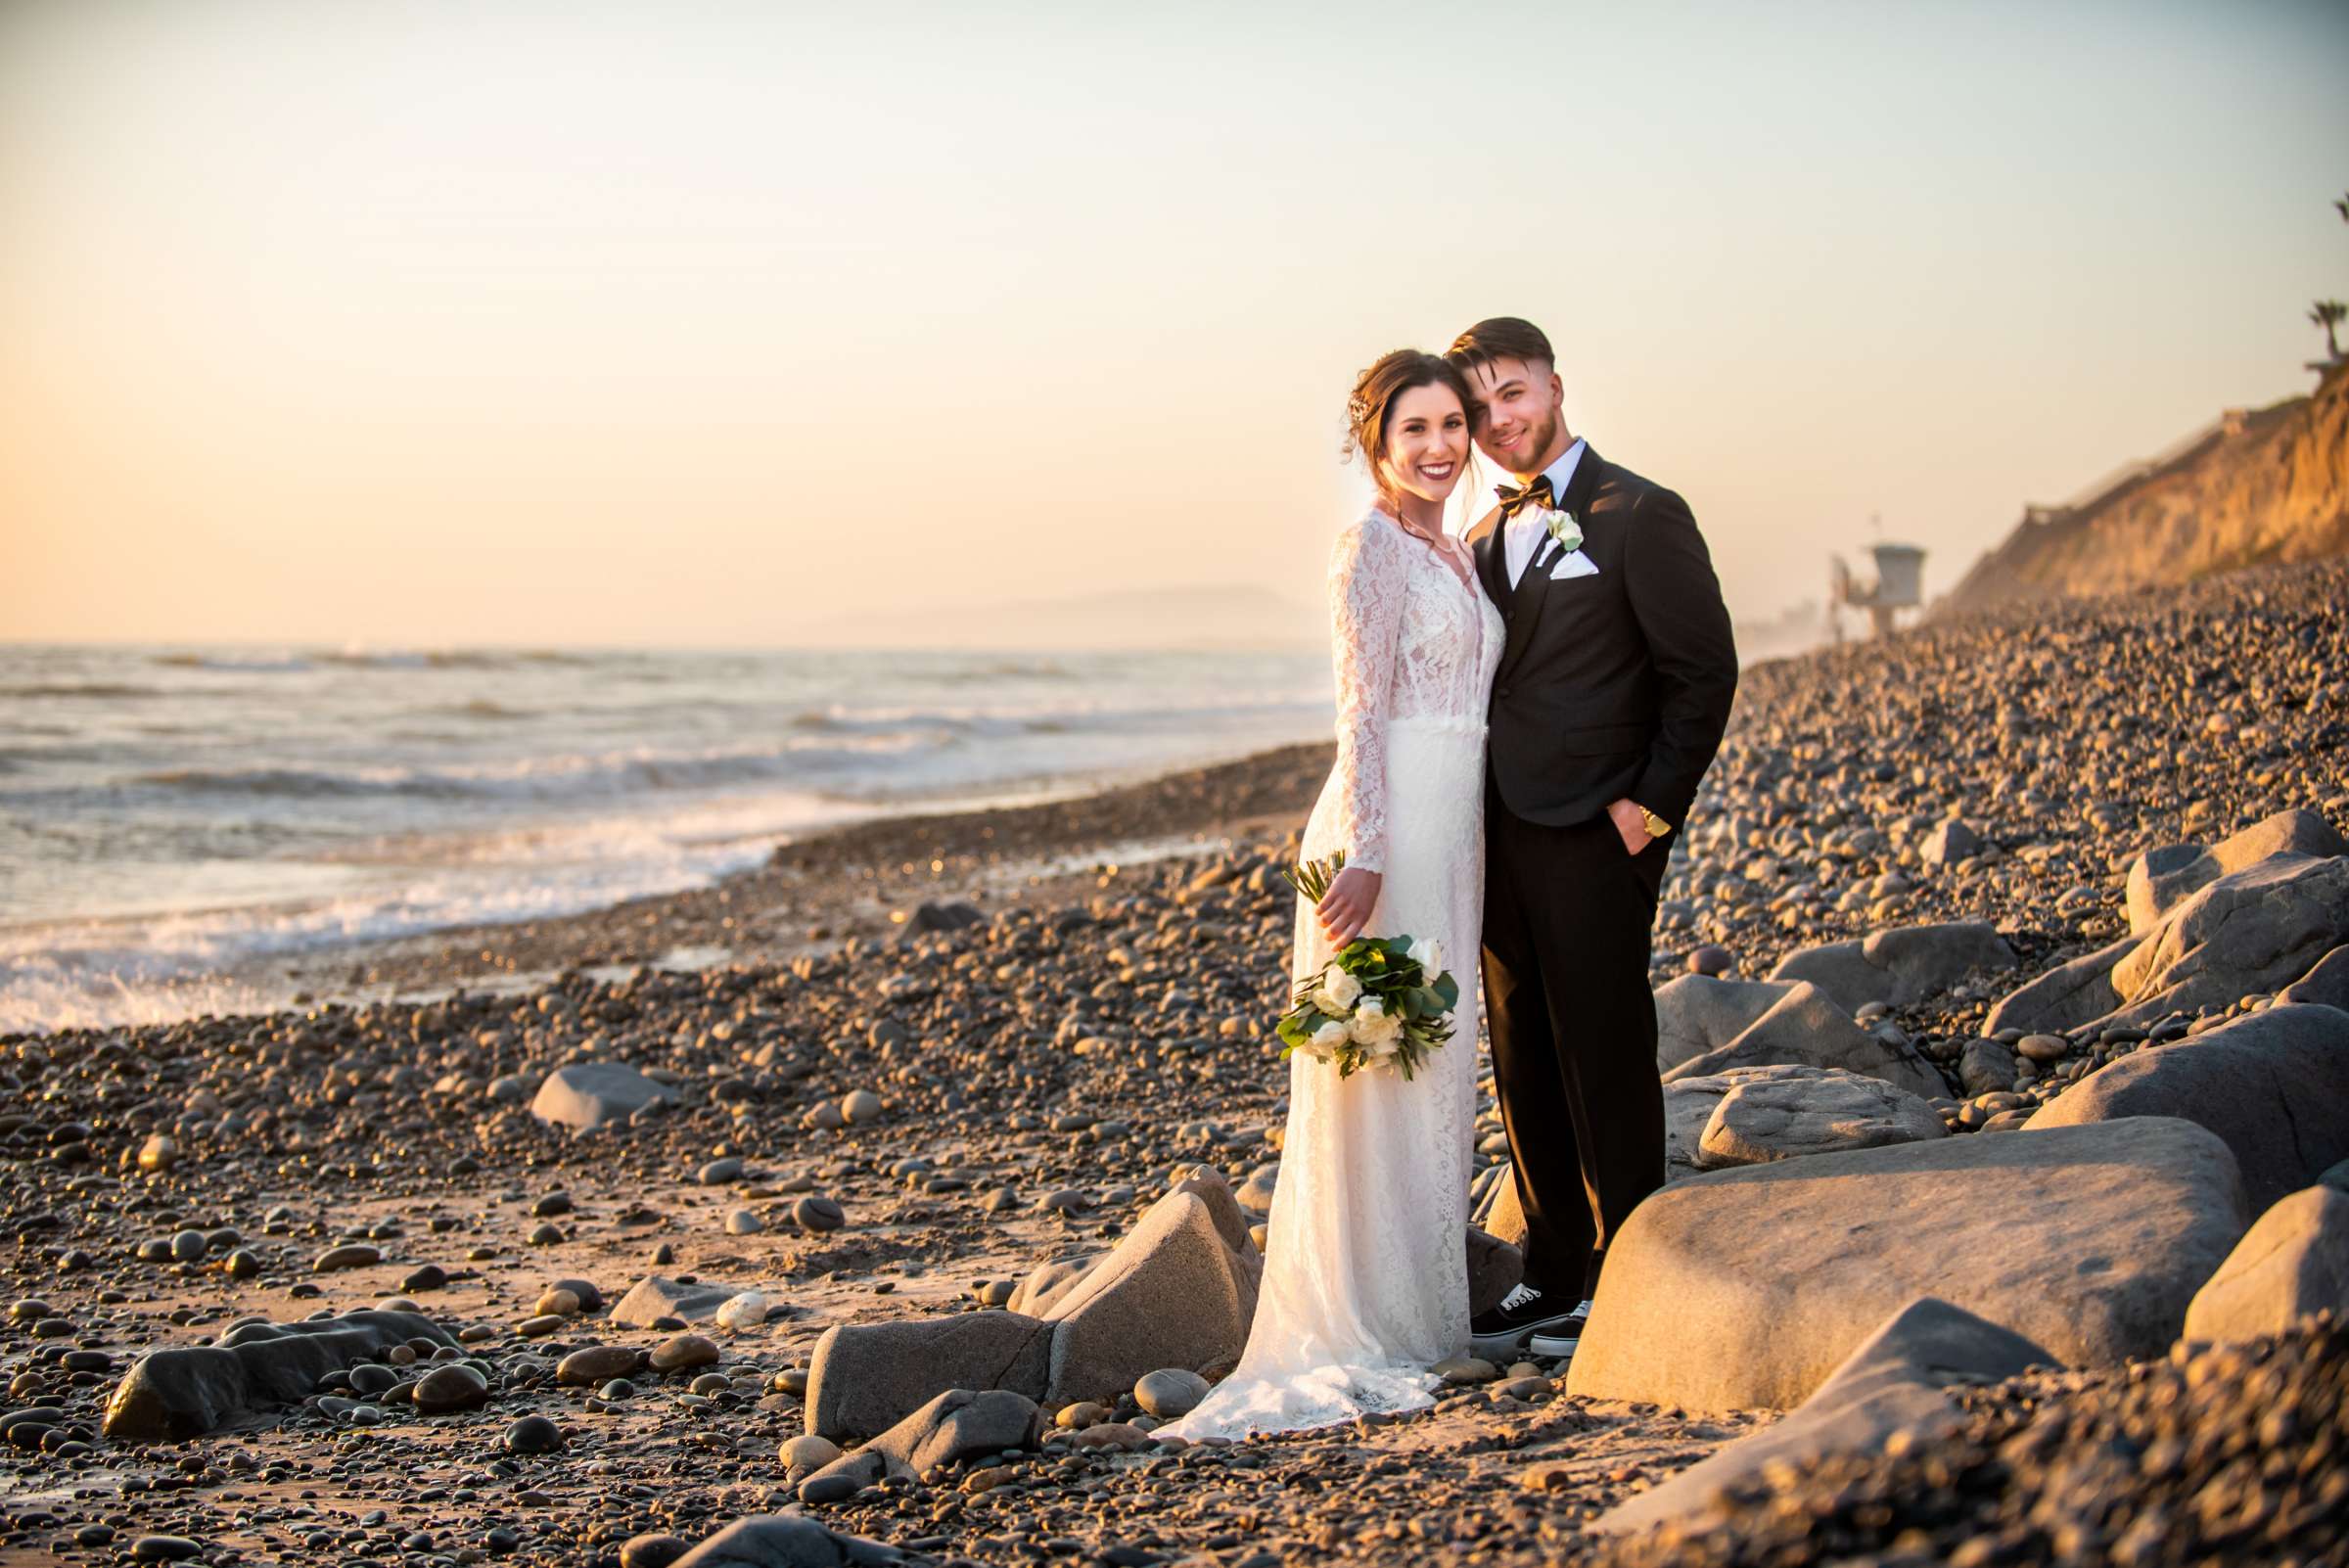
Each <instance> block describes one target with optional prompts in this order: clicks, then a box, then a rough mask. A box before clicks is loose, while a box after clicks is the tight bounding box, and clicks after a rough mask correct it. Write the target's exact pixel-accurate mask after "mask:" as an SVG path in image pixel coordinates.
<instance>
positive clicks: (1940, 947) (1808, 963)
mask: <svg viewBox="0 0 2349 1568" xmlns="http://www.w3.org/2000/svg"><path fill="white" fill-rule="evenodd" d="M2013 967H2014V949H2013V948H2012V947H2009V946H2008V945H2006V939H2005V938H2004V937H2002V936H2000V935H1999V934H1998V932H1997V930H1996V929H1995V928H1993V927H1992V926H1990V925H1989V924H1987V923H1986V922H1983V921H1979V920H1953V921H1945V922H1941V923H1938V924H1934V925H1922V926H1893V927H1890V928H1888V929H1886V930H1883V931H1874V932H1870V933H1869V934H1868V935H1867V936H1866V937H1865V938H1863V939H1862V940H1860V941H1858V942H1829V943H1823V944H1821V945H1819V946H1816V947H1804V948H1801V949H1799V950H1798V951H1795V952H1790V953H1788V954H1787V955H1786V956H1785V957H1783V958H1781V959H1779V960H1778V966H1777V967H1776V968H1775V969H1773V970H1772V971H1771V972H1770V978H1771V979H1773V980H1777V981H1796V980H1802V981H1809V982H1810V983H1811V984H1812V985H1814V986H1817V987H1819V989H1820V990H1822V991H1824V992H1826V993H1827V994H1828V995H1830V996H1832V997H1834V998H1835V1001H1836V1004H1837V1005H1838V1006H1840V1007H1841V1008H1842V1009H1843V1010H1844V1011H1845V1012H1846V1013H1851V1012H1855V1011H1857V1010H1859V1009H1860V1008H1861V1007H1864V1006H1865V1005H1866V1004H1867V1003H1869V1002H1871V1001H1880V1002H1883V1003H1885V1004H1886V1005H1887V1006H1892V1007H1908V1006H1911V1005H1913V1004H1914V1003H1917V1002H1920V1001H1923V1000H1925V999H1926V998H1927V997H1931V996H1938V995H1940V994H1941V993H1942V992H1945V991H1948V990H1949V989H1950V988H1951V987H1952V986H1955V985H1956V984H1957V982H1959V981H1960V980H1963V979H1964V978H1965V977H1966V976H1967V975H1969V974H1972V973H1974V972H1975V971H1977V970H1980V971H1984V972H1989V973H1997V972H1999V971H2003V970H2006V969H2011V968H2013Z"/></svg>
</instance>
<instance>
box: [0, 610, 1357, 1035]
mask: <svg viewBox="0 0 2349 1568" xmlns="http://www.w3.org/2000/svg"><path fill="white" fill-rule="evenodd" d="M1330 704H1331V699H1330V675H1329V669H1328V663H1327V660H1326V658H1325V657H1324V656H1322V655H1320V654H1317V653H1309V652H1294V653H1285V652H1284V653H1275V652H1267V653H1122V654H1103V655H1063V654H1052V655H1033V656H1030V655H1012V654H1002V653H994V652H988V653H868V652H829V653H828V652H750V653H719V652H642V651H596V650H583V649H582V650H572V649H547V650H535V651H511V650H445V651H430V652H369V651H361V650H345V651H325V650H315V649H285V648H241V649H223V648H217V647H207V648H171V647H125V646H110V647H52V646H37V645H14V646H11V645H0V1033H6V1032H9V1031H17V1030H48V1029H57V1028H65V1027H70V1026H77V1025H81V1026H87V1025H100V1026H105V1025H114V1024H125V1023H145V1022H154V1021H158V1020H160V1019H163V1018H169V1017H175V1016H185V1015H186V1014H188V1013H190V1012H194V1011H205V1010H208V1008H207V1004H208V1003H210V1002H214V1001H216V1002H217V1004H218V1005H221V1006H229V1005H234V1004H236V1002H237V1001H238V999H239V998H238V996H237V994H236V993H235V992H232V991H231V990H229V989H228V988H225V987H223V988H222V989H221V990H220V991H219V992H217V993H214V992H207V989H206V987H205V985H204V981H205V978H206V977H207V976H213V975H219V974H221V973H223V972H225V971H227V970H228V969H230V968H231V967H233V966H235V965H238V964H240V963H246V964H249V963H250V962H251V961H252V960H253V959H256V958H264V957H268V956H272V955H280V954H297V953H299V954H314V953H316V952H319V951H320V950H322V949H329V948H333V947H336V946H340V945H348V944H353V943H361V942H367V941H372V940H380V939H385V938H391V937H400V936H408V935H412V934H415V933H419V932H426V931H432V930H435V929H438V928H441V927H446V926H453V925H464V924H472V923H476V922H483V921H516V920H528V919H534V918H539V917H544V916H553V915H560V914H567V913H572V912H576V911H577V910H580V909H585V908H592V907H596V906H599V905H603V904H609V903H613V902H617V901H619V900H621V899H629V898H634V897H637V896H640V895H644V894H651V893H662V892H669V891H674V890H677V889H681V888H687V887H694V886H700V885H705V884H707V883H709V882H712V881H714V880H715V879H717V878H719V877H722V876H724V875H725V874H726V873H728V872H730V871H733V870H736V869H739V868H742V867H745V866H749V865H753V864H756V863H757V862H758V861H760V860H761V859H762V858H764V857H765V856H766V855H767V853H769V852H771V851H772V849H773V848H774V847H775V846H776V845H777V844H778V843H782V842H785V841H786V840H788V839H790V838H792V837H795V836H801V835H805V834H806V833H808V832H810V831H813V830H817V829H821V828H823V827H826V826H829V825H833V824H838V823H842V822H847V821H851V820H854V819H858V818H863V817H870V816H874V815H878V814H883V813H890V812H904V811H912V810H920V809H936V808H940V807H947V806H962V805H971V804H980V803H994V802H1006V801H1014V800H1029V799H1038V798H1042V797H1045V796H1048V795H1051V794H1066V793H1071V792H1075V791H1078V790H1082V789H1086V788H1091V787H1094V786H1096V785H1098V784H1100V783H1104V782H1111V781H1115V780H1118V779H1124V778H1131V777H1136V776H1141V775H1145V774H1148V773H1152V772H1157V771H1162V770H1165V769H1168V768H1171V767H1175V766H1180V765H1184V764H1188V763H1195V762H1204V761H1219V760H1222V759H1226V758H1230V757H1236V756H1241V755H1244V754H1246V753H1248V752H1252V751H1256V750H1260V749H1262V748H1265V747H1267V746H1275V745H1280V744H1284V743H1287V742H1291V741H1297V740H1306V739H1311V738H1313V737H1315V736H1320V735H1326V734H1327V733H1328V732H1329V726H1330V720H1331V705H1330Z"/></svg>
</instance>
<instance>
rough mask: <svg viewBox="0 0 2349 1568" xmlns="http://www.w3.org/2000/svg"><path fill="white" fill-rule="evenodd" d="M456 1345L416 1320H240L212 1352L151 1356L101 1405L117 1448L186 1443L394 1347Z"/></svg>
mask: <svg viewBox="0 0 2349 1568" xmlns="http://www.w3.org/2000/svg"><path fill="white" fill-rule="evenodd" d="M413 1339H422V1340H425V1341H427V1342H429V1343H431V1344H435V1345H454V1344H455V1343H456V1341H455V1340H454V1339H452V1338H450V1337H449V1335H448V1333H447V1332H446V1331H445V1330H443V1329H441V1328H440V1327H439V1326H438V1324H436V1323H434V1322H433V1320H432V1319H431V1318H429V1317H423V1316H420V1315H418V1314H415V1313H387V1312H356V1313H345V1314H343V1315H342V1316H340V1317H325V1318H318V1319H315V1320H312V1321H304V1322H299V1323H247V1324H244V1325H243V1326H241V1327H238V1328H233V1329H231V1330H229V1332H228V1333H227V1334H225V1335H224V1336H222V1338H221V1341H220V1343H219V1344H218V1345H191V1346H183V1347H179V1348H175V1349H171V1350H160V1351H150V1352H149V1353H148V1354H147V1355H145V1356H142V1357H141V1358H139V1360H138V1361H137V1363H136V1364H134V1365H133V1366H132V1367H131V1369H130V1371H129V1373H128V1374H127V1375H125V1376H124V1378H123V1379H122V1381H121V1383H120V1384H118V1385H117V1386H116V1387H115V1394H114V1398H113V1399H111V1400H110V1401H108V1402H107V1407H106V1418H105V1424H104V1428H103V1430H104V1431H105V1433H106V1435H107V1436H108V1437H109V1438H112V1439H113V1440H115V1442H117V1443H184V1442H186V1441H188V1440H189V1439H191V1438H196V1437H201V1436H203V1435H204V1434H205V1433H207V1432H210V1431H213V1430H215V1429H217V1428H219V1427H221V1426H223V1425H226V1424H227V1423H228V1422H230V1421H232V1420H236V1419H239V1418H242V1417H245V1416H249V1415H253V1414H255V1413H257V1412H260V1411H262V1410H266V1409H269V1408H272V1407H281V1406H288V1405H297V1404H299V1403H300V1402H301V1401H302V1400H303V1399H304V1398H306V1397H307V1396H308V1395H309V1392H310V1391H311V1390H312V1389H314V1388H316V1387H317V1386H318V1380H319V1379H320V1378H322V1377H324V1376H325V1375H326V1374H327V1373H328V1372H331V1371H336V1370H339V1369H341V1368H343V1367H345V1366H348V1365H350V1364H351V1363H352V1362H354V1361H358V1360H364V1359H367V1358H370V1357H375V1356H381V1355H383V1354H384V1353H385V1352H387V1351H389V1350H391V1347H392V1346H394V1345H402V1344H405V1343H407V1342H408V1341H409V1340H413Z"/></svg>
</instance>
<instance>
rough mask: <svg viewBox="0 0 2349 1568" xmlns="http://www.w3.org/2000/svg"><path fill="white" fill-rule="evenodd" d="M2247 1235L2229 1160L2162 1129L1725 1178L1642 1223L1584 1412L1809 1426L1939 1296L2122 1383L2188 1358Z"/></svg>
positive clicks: (2162, 1125) (1624, 1245)
mask: <svg viewBox="0 0 2349 1568" xmlns="http://www.w3.org/2000/svg"><path fill="white" fill-rule="evenodd" d="M2246 1219H2247V1216H2246V1213H2245V1210H2244V1207H2243V1200H2242V1186H2241V1180H2240V1177H2239V1176H2237V1175H2236V1172H2235V1166H2234V1156H2233V1155H2232V1154H2231V1153H2229V1152H2228V1149H2227V1145H2226V1144H2225V1143H2224V1142H2222V1141H2221V1140H2220V1139H2219V1138H2218V1137H2217V1136H2216V1135H2214V1134H2213V1133H2211V1132H2209V1131H2207V1130H2204V1129H2202V1128H2199V1127H2196V1126H2194V1125H2193V1124H2191V1123H2188V1122H2181V1121H2176V1120H2172V1119H2167V1118H2159V1117H2139V1118H2134V1119H2132V1120H2129V1121H2125V1122H2108V1123H2101V1124H2098V1125H2096V1126H2092V1127H2077V1128H2059V1129H2055V1130H2050V1131H2045V1132H2033V1133H2028V1134H2003V1135H1997V1136H1987V1137H1985V1136H1979V1135H1976V1136H1971V1137H1950V1138H1937V1139H1934V1140H1933V1141H1931V1142H1928V1143H1905V1144H1898V1145H1895V1146H1892V1147H1889V1148H1878V1149H1860V1150H1856V1151H1853V1152H1850V1153H1843V1154H1819V1155H1813V1156H1811V1157H1809V1158H1807V1159H1801V1160H1781V1161H1778V1162H1776V1163H1774V1164H1770V1165H1755V1166H1746V1167H1743V1168H1740V1169H1737V1170H1731V1171H1714V1172H1708V1173H1705V1174H1704V1175H1701V1176H1692V1177H1690V1178H1689V1179H1687V1180H1685V1181H1682V1182H1679V1183H1677V1184H1675V1185H1672V1186H1668V1187H1666V1188H1664V1189H1663V1190H1662V1191H1660V1192H1657V1193H1655V1194H1653V1195H1652V1196H1650V1197H1649V1198H1648V1199H1647V1200H1646V1201H1645V1202H1643V1203H1641V1204H1640V1205H1639V1207H1638V1208H1636V1209H1635V1210H1634V1211H1633V1212H1632V1217H1631V1219H1630V1221H1628V1222H1626V1223H1625V1225H1624V1228H1623V1231H1622V1233H1621V1234H1620V1235H1619V1236H1617V1237H1616V1238H1615V1241H1614V1243H1613V1244H1612V1245H1611V1246H1610V1247H1609V1249H1608V1256H1607V1267H1606V1270H1605V1272H1604V1274H1603V1275H1602V1276H1601V1277H1600V1280H1599V1286H1598V1296H1597V1299H1596V1301H1595V1303H1594V1305H1593V1306H1592V1309H1591V1314H1590V1326H1589V1330H1588V1331H1587V1332H1586V1333H1585V1334H1584V1336H1583V1340H1582V1345H1581V1349H1580V1350H1579V1352H1578V1353H1577V1354H1576V1356H1575V1358H1574V1361H1573V1363H1572V1366H1571V1368H1570V1370H1569V1372H1568V1374H1567V1392H1568V1393H1569V1394H1578V1395H1589V1396H1590V1397H1592V1398H1597V1399H1627V1400H1647V1401H1652V1402H1654V1403H1656V1404H1659V1405H1681V1406H1685V1407H1688V1408H1691V1409H1700V1410H1727V1409H1751V1408H1754V1407H1773V1408H1779V1409H1790V1408H1792V1407H1795V1406H1797V1405H1799V1404H1801V1403H1802V1402H1803V1400H1805V1399H1807V1398H1808V1397H1809V1396H1810V1394H1811V1392H1812V1390H1814V1389H1815V1388H1817V1387H1818V1386H1819V1384H1820V1383H1821V1382H1823V1381H1824V1380H1825V1379H1826V1377H1827V1376H1828V1375H1829V1374H1830V1373H1831V1372H1832V1371H1833V1370H1834V1369H1835V1367H1836V1366H1837V1365H1838V1364H1840V1363H1841V1362H1842V1361H1843V1360H1844V1359H1845V1358H1846V1357H1848V1356H1849V1355H1850V1354H1851V1353H1852V1351H1853V1350H1854V1349H1855V1348H1856V1347H1857V1346H1858V1345H1859V1344H1860V1343H1861V1342H1862V1341H1863V1340H1865V1338H1866V1337H1867V1336H1868V1335H1869V1334H1871V1333H1872V1332H1874V1330H1875V1328H1876V1327H1877V1325H1878V1324H1879V1323H1881V1322H1882V1321H1883V1320H1884V1318H1886V1317H1887V1316H1889V1315H1891V1314H1893V1313H1894V1312H1895V1311H1897V1310H1898V1309H1900V1308H1901V1307H1903V1306H1906V1305H1907V1304H1908V1303H1909V1302H1911V1300H1913V1299H1914V1298H1916V1297H1917V1296H1920V1295H1939V1296H1941V1297H1943V1298H1945V1299H1947V1300H1949V1301H1950V1302H1952V1303H1953V1304H1954V1305H1956V1306H1958V1307H1962V1308H1964V1309H1965V1310H1966V1311H1968V1312H1972V1313H1977V1314H1981V1315H1982V1316H1984V1317H1987V1318H1989V1319H1991V1320H1993V1321H1995V1322H2001V1323H2004V1324H2006V1325H2008V1326H2009V1327H2011V1328H2012V1329H2014V1330H2015V1331H2016V1332H2017V1333H2021V1334H2024V1335H2026V1336H2028V1337H2029V1338H2031V1339H2033V1340H2035V1341H2037V1342H2038V1343H2039V1344H2041V1345H2044V1346H2046V1347H2047V1348H2048V1349H2049V1350H2050V1351H2051V1352H2053V1353H2054V1354H2055V1355H2056V1356H2057V1357H2059V1358H2061V1359H2062V1360H2064V1361H2065V1362H2067V1363H2068V1364H2071V1365H2075V1366H2084V1367H2097V1366H2117V1365H2119V1364H2120V1363H2121V1362H2122V1361H2123V1360H2126V1359H2127V1358H2129V1357H2131V1356H2140V1357H2143V1356H2158V1355H2161V1354H2163V1353H2164V1352H2166V1351H2167V1350H2168V1348H2169V1345H2170V1342H2171V1341H2172V1340H2173V1339H2175V1338H2176V1337H2177V1335H2178V1330H2179V1328H2180V1326H2181V1325H2182V1324H2183V1323H2184V1321H2185V1318H2186V1306H2187V1303H2188V1301H2189V1300H2190V1299H2191V1298H2192V1296H2193V1293H2194V1291H2195V1290H2196V1289H2198V1288H2199V1287H2200V1286H2201V1284H2202V1282H2203V1281H2204V1280H2205V1279H2207V1278H2209V1277H2210V1275H2211V1273H2212V1271H2213V1270H2215V1269H2216V1268H2218V1266H2219V1264H2220V1263H2221V1261H2222V1260H2224V1259H2225V1257H2226V1255H2227V1252H2228V1250H2229V1249H2230V1248H2232V1247H2233V1246H2234V1242H2235V1240H2236V1238H2237V1237H2239V1236H2240V1235H2241V1234H2242V1231H2243V1226H2244V1224H2245V1222H2246Z"/></svg>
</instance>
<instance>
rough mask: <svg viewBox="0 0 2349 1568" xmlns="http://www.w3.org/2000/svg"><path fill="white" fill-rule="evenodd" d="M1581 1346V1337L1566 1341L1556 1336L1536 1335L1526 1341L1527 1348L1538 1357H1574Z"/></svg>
mask: <svg viewBox="0 0 2349 1568" xmlns="http://www.w3.org/2000/svg"><path fill="white" fill-rule="evenodd" d="M1581 1344H1582V1339H1581V1337H1580V1336H1579V1335H1578V1336H1577V1337H1575V1338H1573V1339H1564V1338H1561V1337H1560V1336H1558V1335H1556V1334H1536V1335H1534V1336H1533V1337H1532V1338H1531V1339H1529V1340H1527V1341H1526V1345H1525V1348H1526V1349H1527V1350H1528V1351H1530V1352H1532V1353H1533V1354H1534V1355H1536V1356H1572V1355H1573V1354H1574V1353H1575V1349H1576V1347H1578V1346H1580V1345H1581Z"/></svg>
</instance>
